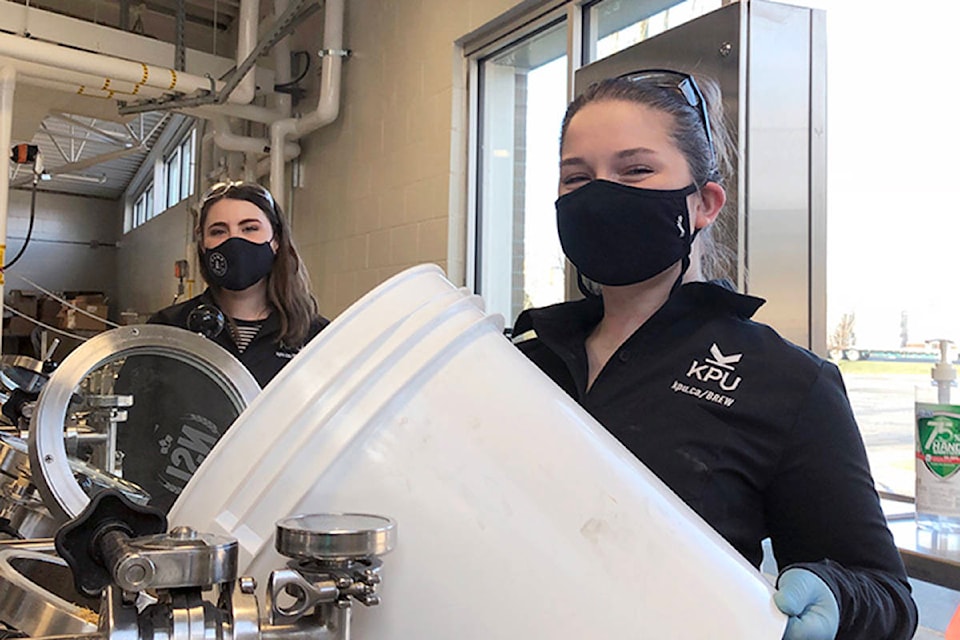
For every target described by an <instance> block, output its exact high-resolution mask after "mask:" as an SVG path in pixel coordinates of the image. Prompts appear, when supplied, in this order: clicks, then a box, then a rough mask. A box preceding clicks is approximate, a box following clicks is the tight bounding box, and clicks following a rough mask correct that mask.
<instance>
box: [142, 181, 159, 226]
mask: <svg viewBox="0 0 960 640" xmlns="http://www.w3.org/2000/svg"><path fill="white" fill-rule="evenodd" d="M143 202H144V210H145V212H146V215H145V216H144V217H145V218H146V219H147V220H149V219H150V218H152V217H153V216H155V215H157V210H156V209H155V208H154V206H153V185H152V184H151V185H150V186H149V187H147V190H146V191H144V192H143Z"/></svg>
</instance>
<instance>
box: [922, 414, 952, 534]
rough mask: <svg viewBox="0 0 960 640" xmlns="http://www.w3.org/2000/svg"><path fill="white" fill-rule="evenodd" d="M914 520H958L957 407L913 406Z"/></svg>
mask: <svg viewBox="0 0 960 640" xmlns="http://www.w3.org/2000/svg"><path fill="white" fill-rule="evenodd" d="M916 416H917V431H916V455H917V498H916V500H917V520H918V522H920V523H921V524H923V522H921V521H922V520H926V519H930V518H931V517H933V518H939V519H943V518H947V519H954V518H958V517H960V474H958V473H957V472H958V471H960V406H955V405H948V404H928V403H923V402H918V403H917V404H916Z"/></svg>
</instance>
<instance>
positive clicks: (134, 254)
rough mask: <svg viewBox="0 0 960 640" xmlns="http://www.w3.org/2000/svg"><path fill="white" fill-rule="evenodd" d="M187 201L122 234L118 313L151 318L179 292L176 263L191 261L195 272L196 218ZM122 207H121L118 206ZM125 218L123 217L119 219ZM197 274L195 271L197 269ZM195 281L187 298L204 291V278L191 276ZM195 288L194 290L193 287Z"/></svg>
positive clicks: (186, 295)
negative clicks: (129, 313)
mask: <svg viewBox="0 0 960 640" xmlns="http://www.w3.org/2000/svg"><path fill="white" fill-rule="evenodd" d="M188 202H191V199H188V200H184V201H182V202H180V203H179V204H177V205H176V206H174V207H172V208H171V209H169V210H167V211H165V212H164V213H163V214H162V215H159V216H157V217H155V218H152V219H150V220H147V221H146V222H145V223H144V224H142V225H140V226H139V227H137V228H136V229H133V230H132V231H130V232H129V233H126V234H123V236H122V239H121V241H120V252H119V253H118V255H117V262H116V270H117V273H118V278H119V279H120V282H121V287H120V292H119V295H118V297H117V309H118V312H119V311H126V310H131V311H136V312H137V313H140V314H145V315H150V314H152V313H154V312H156V311H159V310H160V309H162V308H164V307H166V306H169V305H170V304H171V303H172V302H173V298H174V295H175V294H176V292H177V283H178V281H177V279H176V278H175V277H174V271H173V263H174V262H175V261H176V260H188V261H189V262H190V268H191V269H194V263H195V261H194V260H193V253H194V251H195V249H194V245H193V217H192V216H191V214H190V211H189V209H188V207H187V204H188ZM118 206H119V205H118ZM120 218H121V219H122V215H121V216H120ZM194 271H195V269H194ZM191 277H192V278H195V279H196V281H195V282H193V283H192V285H191V283H189V282H187V283H185V288H186V291H185V292H184V293H185V297H184V298H183V299H186V297H189V296H190V295H191V292H192V295H196V294H198V293H200V292H201V291H203V289H204V287H205V286H206V285H204V283H203V279H202V278H200V276H199V275H198V274H196V273H193V274H191ZM191 287H192V288H191Z"/></svg>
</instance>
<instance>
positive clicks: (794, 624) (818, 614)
mask: <svg viewBox="0 0 960 640" xmlns="http://www.w3.org/2000/svg"><path fill="white" fill-rule="evenodd" d="M773 601H774V602H775V603H776V605H777V608H778V609H780V611H783V612H784V613H785V614H787V615H788V616H790V619H789V620H787V629H786V631H784V633H783V640H833V639H834V638H835V637H836V636H837V630H838V629H839V628H840V607H839V605H838V604H837V599H836V598H835V597H834V595H833V592H832V591H831V590H830V587H828V586H827V583H826V582H824V581H823V580H821V579H820V577H819V576H818V575H817V574H815V573H814V572H812V571H808V570H807V569H800V568H794V569H787V570H786V571H784V572H783V573H782V574H780V578H779V580H777V592H776V593H774V594H773Z"/></svg>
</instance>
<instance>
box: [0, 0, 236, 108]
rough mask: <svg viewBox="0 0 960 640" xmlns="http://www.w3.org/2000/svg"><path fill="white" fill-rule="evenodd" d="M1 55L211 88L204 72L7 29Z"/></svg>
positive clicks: (116, 78)
mask: <svg viewBox="0 0 960 640" xmlns="http://www.w3.org/2000/svg"><path fill="white" fill-rule="evenodd" d="M251 1H252V0H251ZM0 55H4V56H10V57H11V58H17V59H18V60H24V61H27V62H36V63H39V64H43V65H47V66H49V67H52V68H54V69H67V70H69V71H79V72H81V73H87V74H91V75H94V76H101V77H103V78H106V79H109V80H110V82H111V83H113V82H123V83H131V84H132V85H133V86H145V87H153V88H155V89H163V90H164V91H177V92H181V93H192V92H194V91H196V90H198V89H204V90H210V89H211V85H210V80H209V79H207V78H204V77H202V76H197V75H193V74H189V73H185V72H183V71H174V70H173V69H169V68H165V67H158V66H151V65H148V64H146V63H143V62H133V61H130V60H123V59H121V58H114V57H112V56H105V55H101V54H99V53H90V52H88V51H80V50H79V49H68V48H66V47H61V46H59V45H56V44H50V43H48V42H41V41H39V40H30V39H27V38H21V37H19V36H12V35H8V34H6V33H0ZM222 84H223V83H220V82H218V83H216V85H217V86H216V88H217V89H219V87H220V86H222Z"/></svg>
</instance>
